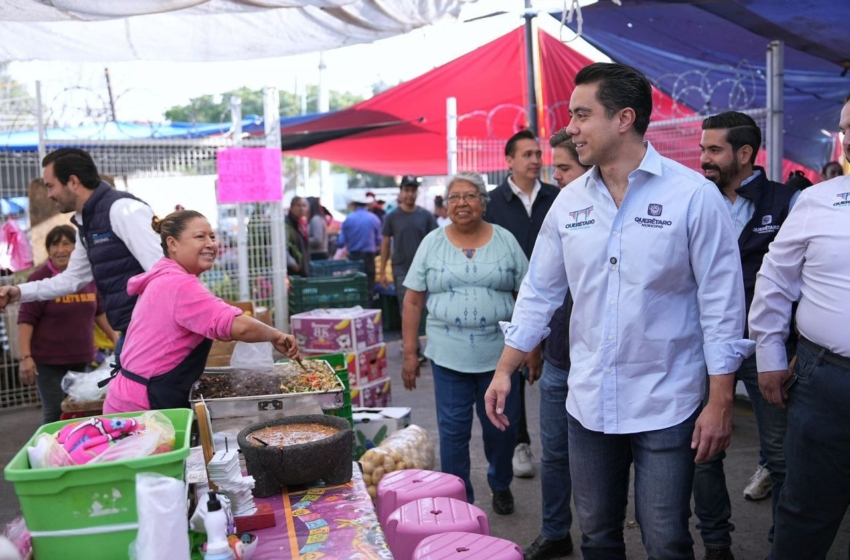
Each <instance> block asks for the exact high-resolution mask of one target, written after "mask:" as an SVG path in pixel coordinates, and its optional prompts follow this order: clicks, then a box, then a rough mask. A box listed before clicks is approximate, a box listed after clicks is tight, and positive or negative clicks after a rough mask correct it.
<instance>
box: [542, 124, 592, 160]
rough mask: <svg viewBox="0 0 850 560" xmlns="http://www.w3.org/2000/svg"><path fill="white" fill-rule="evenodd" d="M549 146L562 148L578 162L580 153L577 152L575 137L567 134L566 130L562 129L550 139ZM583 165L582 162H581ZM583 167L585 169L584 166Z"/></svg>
mask: <svg viewBox="0 0 850 560" xmlns="http://www.w3.org/2000/svg"><path fill="white" fill-rule="evenodd" d="M549 145H550V146H551V147H552V148H553V149H554V148H561V149H562V150H565V151H566V152H567V153H568V154H570V155H571V156H572V158H573V159H574V160H576V161H578V152H577V151H576V145H575V144H573V137H572V135H571V134H568V133H567V129H566V128H562V129H561V130H559V131H558V132H556V133H555V134H553V135H552V136H551V137H550V138H549ZM579 163H581V162H579ZM582 167H584V166H583V165H582Z"/></svg>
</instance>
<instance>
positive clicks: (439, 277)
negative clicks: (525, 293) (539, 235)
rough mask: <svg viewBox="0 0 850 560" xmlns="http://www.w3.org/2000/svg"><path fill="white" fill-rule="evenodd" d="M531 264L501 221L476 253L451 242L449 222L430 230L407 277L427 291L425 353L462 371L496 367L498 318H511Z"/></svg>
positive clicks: (501, 340) (500, 343) (500, 340)
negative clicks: (501, 225)
mask: <svg viewBox="0 0 850 560" xmlns="http://www.w3.org/2000/svg"><path fill="white" fill-rule="evenodd" d="M527 270H528V259H527V258H526V257H525V254H523V252H522V248H521V247H520V246H519V243H517V241H516V239H515V238H514V236H513V235H512V234H511V233H510V232H509V231H508V230H506V229H504V228H501V227H499V226H497V225H493V237H491V238H490V241H489V242H488V243H487V244H486V245H484V246H483V247H480V248H478V249H477V250H476V251H475V254H474V255H473V256H472V258H467V256H466V254H465V253H464V252H463V251H462V250H461V249H459V248H457V247H455V246H454V245H452V244H451V242H450V241H449V239H448V237H447V236H446V228H437V229H435V230H434V231H432V232H431V233H429V234H428V235H427V236H426V237H425V239H423V240H422V243H421V244H420V245H419V249H418V250H417V251H416V256H415V257H414V258H413V263H412V264H411V265H410V270H409V271H408V272H407V276H406V277H405V279H404V285H405V287H406V288H408V289H410V290H416V291H418V292H428V300H427V304H426V306H427V309H428V319H427V322H426V327H425V334H426V335H427V336H428V345H427V347H426V349H425V356H426V357H428V358H430V359H432V360H434V362H435V363H437V364H438V365H440V366H443V367H445V368H449V369H453V370H455V371H459V372H464V373H484V372H489V371H493V370H495V369H496V363H497V362H498V361H499V357H500V356H501V355H502V349H503V348H504V345H505V337H504V336H503V335H502V331H501V330H500V329H499V321H510V319H511V314H512V313H513V309H514V296H513V293H514V292H517V291H519V285H520V283H521V282H522V279H523V277H524V276H525V273H526V271H527Z"/></svg>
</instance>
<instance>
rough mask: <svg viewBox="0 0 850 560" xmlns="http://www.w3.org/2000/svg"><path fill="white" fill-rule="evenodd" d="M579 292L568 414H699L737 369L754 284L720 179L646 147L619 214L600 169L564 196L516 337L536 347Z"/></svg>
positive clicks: (625, 418)
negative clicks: (568, 298) (715, 378)
mask: <svg viewBox="0 0 850 560" xmlns="http://www.w3.org/2000/svg"><path fill="white" fill-rule="evenodd" d="M568 289H569V290H572V293H573V294H574V297H575V307H574V309H573V313H572V316H571V317H570V360H571V368H570V377H569V389H570V391H569V394H568V397H567V410H568V411H569V413H570V414H571V415H572V416H573V417H574V418H576V419H577V420H579V421H580V422H581V424H582V425H583V426H584V427H585V428H587V429H589V430H594V431H598V432H605V433H610V434H627V433H635V432H644V431H649V430H657V429H662V428H668V427H670V426H674V425H676V424H679V423H681V422H683V421H684V420H685V419H687V418H688V417H689V416H690V415H691V414H693V412H694V411H695V410H696V409H697V407H698V406H699V405H700V403H701V401H702V395H703V391H704V387H705V374H706V364H708V373H709V374H727V373H732V372H735V371H737V369H738V367H739V366H740V364H741V362H742V361H743V359H744V358H745V357H747V356H749V355H750V354H752V348H753V346H754V344H753V342H751V341H749V340H746V339H743V338H742V337H743V333H744V321H745V317H744V315H745V305H744V282H743V279H742V274H741V257H740V255H739V253H738V243H737V239H736V236H735V232H734V229H733V227H732V221H731V220H730V218H729V212H728V210H727V209H726V207H725V205H724V203H723V200H722V196H721V194H720V193H719V191H718V189H717V186H716V185H715V184H714V183H711V182H709V181H707V180H706V179H705V178H704V177H702V176H700V175H699V174H697V173H696V172H694V171H692V170H690V169H687V168H686V167H684V166H682V165H680V164H678V163H676V162H674V161H672V160H670V159H667V158H664V157H661V156H660V155H659V154H658V152H656V151H655V149H654V148H653V147H652V146H651V145H650V144H649V143H647V151H646V155H645V156H644V159H643V161H642V162H641V164H640V166H639V168H638V169H637V170H635V171H633V172H632V173H631V174H630V175H629V186H628V190H627V192H626V196H625V198H624V200H623V202H622V204H621V206H620V208H619V209H618V208H617V206H616V205H615V204H614V200H613V199H612V198H611V195H610V194H609V192H608V190H607V188H606V187H605V185H604V184H603V182H602V180H601V177H600V175H599V170H598V168H595V167H594V168H593V169H592V170H591V171H589V172H588V173H586V174H585V175H583V176H582V177H580V178H579V179H577V180H575V181H573V182H572V183H571V184H569V185H568V186H567V187H566V188H564V189H563V190H562V191H561V193H560V194H559V195H558V198H557V199H556V200H555V202H554V204H553V205H552V208H551V209H550V210H549V214H548V215H547V216H546V220H545V221H544V223H543V228H542V229H541V231H540V236H539V237H538V239H537V243H536V245H535V246H534V253H533V254H532V256H531V263H530V267H529V271H528V274H527V275H526V277H525V280H524V281H523V283H522V287H521V288H520V292H519V298H518V301H517V303H516V306H515V307H514V314H513V317H512V320H511V323H503V330H504V332H505V335H506V337H505V343H506V344H507V345H508V346H511V347H513V348H517V349H519V350H522V351H525V352H528V351H530V350H531V349H532V348H534V347H535V346H536V345H537V344H538V343H539V342H540V340H542V339H543V338H545V337H546V336H547V335H548V331H549V329H548V328H544V327H541V325H547V324H548V323H549V318H550V317H551V315H552V313H553V312H554V311H555V309H556V308H557V307H558V306H559V305H560V304H561V303H562V302H563V301H564V296H565V294H566V293H567V290H568Z"/></svg>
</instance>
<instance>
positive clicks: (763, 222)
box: [761, 214, 773, 226]
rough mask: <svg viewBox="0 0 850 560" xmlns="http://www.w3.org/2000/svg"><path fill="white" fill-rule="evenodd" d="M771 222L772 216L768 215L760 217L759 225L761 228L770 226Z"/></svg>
mask: <svg viewBox="0 0 850 560" xmlns="http://www.w3.org/2000/svg"><path fill="white" fill-rule="evenodd" d="M772 221H773V216H771V215H769V214H768V215H767V216H762V217H761V225H763V226H766V225H768V224H770V223H771V222H772Z"/></svg>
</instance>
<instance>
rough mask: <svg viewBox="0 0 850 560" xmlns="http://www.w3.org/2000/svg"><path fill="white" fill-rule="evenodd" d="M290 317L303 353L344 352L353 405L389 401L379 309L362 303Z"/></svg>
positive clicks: (362, 405)
mask: <svg viewBox="0 0 850 560" xmlns="http://www.w3.org/2000/svg"><path fill="white" fill-rule="evenodd" d="M290 321H291V324H292V334H294V335H295V338H296V340H297V341H298V345H299V347H300V348H301V351H302V353H303V354H304V355H305V356H316V355H324V354H331V353H342V354H344V355H345V361H346V366H347V369H348V383H349V385H350V386H351V404H352V405H353V406H355V407H358V406H359V407H367V408H376V407H386V406H389V405H390V403H391V386H390V377H389V372H388V370H387V346H386V344H384V333H383V330H382V324H381V311H380V310H378V309H363V308H362V307H351V308H344V309H315V310H313V311H307V312H304V313H298V314H296V315H293V316H292V317H291V318H290Z"/></svg>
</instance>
